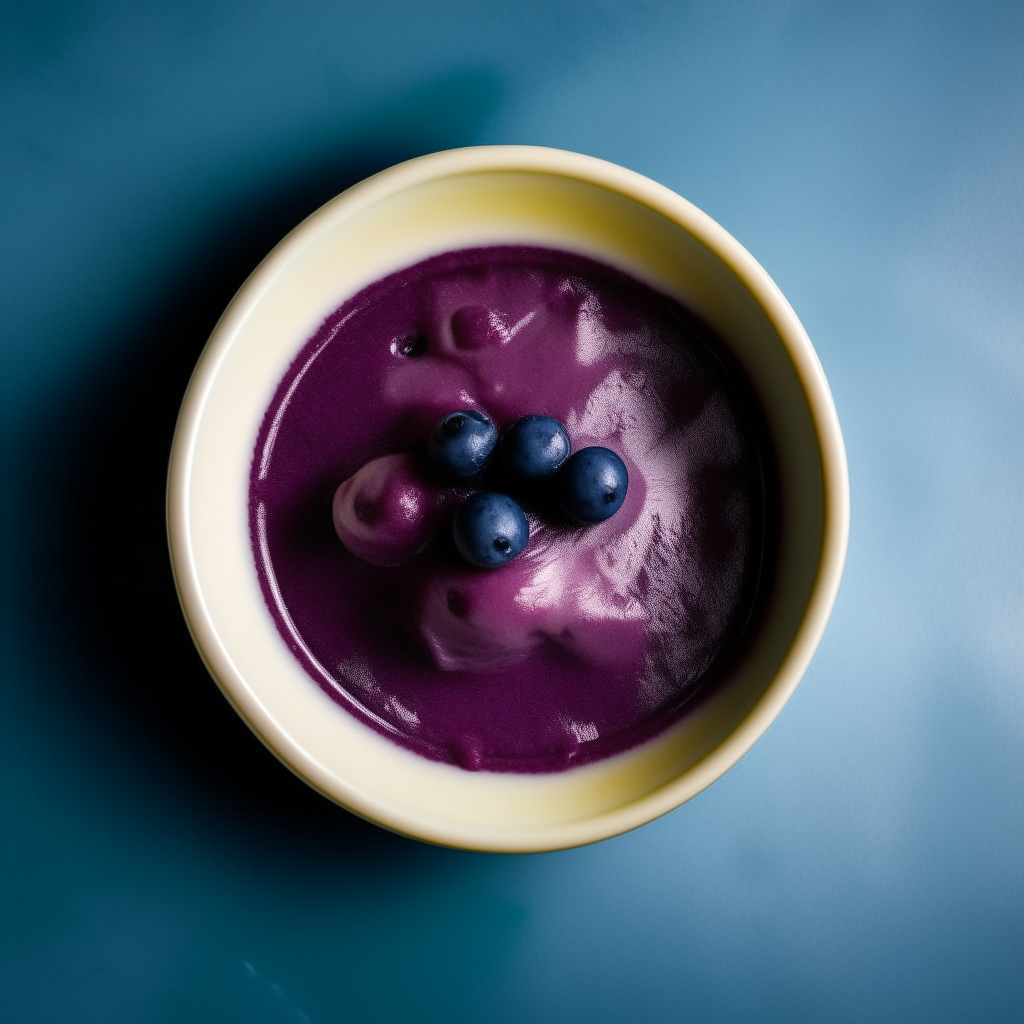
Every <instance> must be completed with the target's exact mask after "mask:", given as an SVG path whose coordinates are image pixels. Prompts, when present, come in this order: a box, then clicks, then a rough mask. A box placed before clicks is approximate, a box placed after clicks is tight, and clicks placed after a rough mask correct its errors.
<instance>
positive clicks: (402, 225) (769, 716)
mask: <svg viewBox="0 0 1024 1024" xmlns="http://www.w3.org/2000/svg"><path fill="white" fill-rule="evenodd" d="M500 243H527V244H533V245H542V246H549V247H553V248H559V249H564V250H570V251H573V252H577V253H581V254H583V255H586V256H590V257H592V258H593V259H596V260H599V261H602V262H604V263H607V264H611V265H612V266H615V267H618V268H620V269H622V270H624V271H626V272H627V273H629V274H632V275H633V276H634V277H636V278H638V279H640V280H642V281H644V282H646V283H648V284H650V285H652V286H653V287H654V288H656V289H659V290H660V291H662V292H664V293H666V294H668V295H671V296H673V297H674V298H676V299H678V300H679V301H681V302H682V303H684V304H685V305H687V306H689V307H690V308H691V309H692V310H694V311H695V312H696V313H697V314H698V315H699V316H701V317H702V318H703V319H704V320H705V321H706V322H707V323H709V324H710V325H711V326H712V327H713V328H714V329H715V330H716V331H717V333H718V334H719V336H720V337H721V338H722V339H724V341H725V343H726V344H727V345H728V346H729V347H730V349H731V350H732V352H733V354H734V355H735V356H736V357H737V358H738V360H739V361H740V363H741V364H742V365H743V366H744V367H745V368H746V370H747V373H748V374H749V376H750V379H751V380H752V381H753V383H754V386H755V388H756V390H757V392H758V394H759V395H760V399H761V402H762V404H763V406H764V411H765V413H766V416H767V419H768V422H769V427H770V430H771V432H772V435H773V440H774V444H775V448H776V455H777V461H778V469H779V477H780V490H781V541H780V552H779V561H778V571H777V576H776V581H775V585H774V591H773V593H772V595H771V598H770V601H769V605H768V609H767V612H766V614H765V616H764V620H763V622H762V623H761V626H760V628H759V631H758V633H757V636H756V639H755V641H754V643H753V645H752V649H751V650H750V653H749V654H748V655H747V656H746V657H745V658H744V660H743V661H742V662H741V664H739V665H738V666H737V668H736V670H735V671H734V672H733V673H732V674H731V675H730V677H729V678H728V679H727V680H726V681H724V682H723V683H722V684H721V685H719V686H718V688H717V689H716V690H715V691H714V693H713V695H712V696H711V697H710V698H709V699H707V700H705V701H703V702H702V703H701V704H700V705H699V706H698V707H697V708H696V709H695V710H694V711H692V712H690V713H689V714H688V715H686V716H685V717H684V718H683V719H682V720H681V721H679V722H678V723H677V724H675V725H674V726H672V727H671V728H670V729H668V730H667V731H666V732H663V733H662V734H660V735H659V736H657V737H655V738H654V739H652V740H650V741H648V742H646V743H644V744H643V745H641V746H639V747H636V748H634V749H632V750H629V751H626V752H625V753H622V754H619V755H617V756H615V757H611V758H608V759H607V760H604V761H600V762H597V763H595V764H590V765H586V766H583V767H580V768H575V769H573V770H571V771H566V772H560V773H554V774H548V775H509V774H493V773H487V772H467V771H463V770H462V769H460V768H457V767H453V766H450V765H445V764H439V763H436V762H434V761H429V760H426V759H424V758H421V757H419V756H417V755H415V754H412V753H410V752H408V751H406V750H404V749H402V748H401V747H398V746H396V745H395V744H393V743H391V742H390V741H389V740H387V739H385V738H384V737H382V736H380V735H379V734H377V733H376V732H374V731H373V730H371V729H370V728H368V727H367V726H365V725H363V724H362V723H360V722H359V721H357V720H356V719H355V718H354V717H352V716H351V715H350V714H348V712H346V711H344V710H343V709H342V708H341V707H339V706H338V705H337V704H336V703H334V702H333V701H332V700H331V699H330V698H329V697H327V696H326V695H325V694H324V693H323V692H322V691H321V690H320V688H319V687H318V686H317V685H316V683H315V682H314V681H313V680H312V679H311V678H310V677H309V676H308V675H307V674H306V672H305V670H304V669H303V668H302V666H301V665H300V664H299V663H298V661H296V660H295V658H294V657H293V656H292V655H291V653H290V652H289V650H288V648H287V647H286V645H285V643H284V641H283V640H282V638H281V636H280V634H279V633H278V630H277V627H276V626H275V624H274V621H273V619H272V618H271V616H270V613H269V612H268V610H267V607H266V605H265V604H264V600H263V596H262V594H261V592H260V587H259V584H258V582H257V577H256V568H255V565H254V561H253V556H252V552H251V550H250V546H249V530H248V522H247V501H248V484H249V467H250V462H251V459H252V455H253V448H254V445H255V440H256V433H257V429H258V427H259V425H260V421H261V418H262V416H263V413H264V411H265V409H266V408H267V405H268V404H269V402H270V398H271V396H272V394H273V392H274V389H275V387H276V385H277V383H278V381H279V380H280V379H281V377H282V376H283V374H284V372H285V370H286V369H287V368H288V365H289V363H290V362H291V360H292V359H293V358H294V356H295V355H296V353H297V352H298V351H299V349H300V348H301V347H302V345H303V344H304V343H305V342H306V341H307V339H308V338H309V337H310V336H311V335H312V334H313V332H314V331H315V330H316V328H317V327H318V326H319V325H320V323H321V322H322V321H323V319H324V318H325V317H326V316H327V315H328V314H329V313H331V312H332V311H333V310H335V309H337V308H338V306H340V305H341V304H342V302H344V301H345V300H346V299H348V298H349V297H350V296H352V295H353V294H355V293H356V292H358V291H359V290H360V289H362V288H363V287H364V286H366V285H367V284H370V283H371V282H373V281H375V280H377V279H379V278H381V277H383V276H385V275H386V274H389V273H391V272H392V271H395V270H398V269H400V268H402V267H405V266H408V265H410V264H412V263H415V262H417V261H419V260H422V259H424V258H426V257H428V256H431V255H434V254H437V253H441V252H444V251H447V250H451V249H460V248H466V247H469V246H476V245H492V244H500ZM167 523H168V534H169V538H170V549H171V560H172V563H173V568H174V575H175V579H176V581H177V586H178V593H179V596H180V598H181V604H182V608H183V609H184V612H185V617H186V619H187V620H188V624H189V628H190V629H191V631H192V636H193V637H194V639H195V642H196V645H197V646H198V648H199V650H200V652H201V654H202V656H203V659H204V660H205V662H206V664H207V666H208V668H209V669H210V672H211V674H212V675H213V677H214V679H216V681H217V683H218V684H219V685H220V687H221V689H222V690H223V691H224V694H225V695H226V696H227V698H228V700H230V701H231V703H232V704H233V705H234V706H235V708H236V709H237V711H238V713H239V714H240V715H241V716H242V717H243V718H244V719H245V721H246V722H247V723H248V724H249V725H250V726H251V728H252V729H253V731H254V732H255V733H256V734H257V736H259V737H260V739H261V740H263V742H264V743H265V744H266V745H267V746H268V747H269V748H270V749H271V750H272V751H273V752H274V753H275V754H276V755H277V756H278V757H279V758H280V759H281V760H282V761H283V762H284V763H285V764H286V765H288V767H289V768H291V769H292V770H293V771H294V772H296V773H297V774H298V775H299V776H301V777H302V778H303V779H305V780H306V781H307V782H308V783H309V784H310V785H311V786H313V787H314V788H316V789H318V790H319V791H320V792H321V793H323V794H324V795H325V796H328V797H330V798H331V799H332V800H336V801H337V802H338V803H340V804H342V805H344V806H345V807H347V808H349V809H350V810H352V811H354V812H355V813H357V814H360V815H362V816H363V817H365V818H368V819H370V820H372V821H375V822H377V823H379V824H381V825H384V826H385V827H387V828H390V829H393V830H395V831H397V832H401V833H405V834H406V835H410V836H415V837H417V838H420V839H424V840H428V841H430V842H435V843H442V844H446V845H450V846H457V847H464V848H467V849H476V850H496V851H531V850H553V849H559V848H563V847H569V846H576V845H580V844H583V843H589V842H594V841H596V840H599V839H605V838H607V837H609V836H613V835H616V834H618V833H620V832H625V831H627V830H628V829H632V828H636V827H637V826H638V825H642V824H644V823H645V822H648V821H650V820H651V819H653V818H656V817H658V816H659V815H661V814H664V813H665V812H666V811H670V810H672V809H673V808H674V807H677V806H679V804H681V803H683V802H684V801H686V800H688V799H690V797H692V796H694V795H695V794H697V793H699V792H700V791H701V790H702V789H704V787H706V786H708V785H709V784H710V783H712V782H714V781H715V779H717V778H718V777H719V776H720V775H722V774H723V773H724V772H725V771H727V770H728V769H729V768H730V767H731V766H732V765H734V764H735V763H736V762H737V761H738V760H739V759H740V758H741V757H742V756H743V755H744V754H745V753H746V752H747V751H748V750H749V749H750V747H751V746H752V745H753V744H754V743H755V742H756V741H757V739H758V738H759V737H760V736H761V734H762V733H763V732H764V731H765V730H766V729H767V728H768V726H769V725H770V724H771V723H772V721H773V720H774V719H775V717H776V715H778V713H779V711H780V710H781V709H782V707H783V705H784V704H785V703H786V701H787V700H788V699H789V697H790V695H791V694H792V693H793V690H794V689H795V688H796V685H797V683H798V682H799V680H800V677H801V676H802V675H803V673H804V671H805V669H806V668H807V665H808V663H809V662H810V660H811V656H812V655H813V653H814V650H815V648H816V646H817V644H818V641H819V639H820V637H821V634H822V631H823V630H824V628H825V623H826V621H827V619H828V616H829V613H830V612H831V609H832V604H833V601H834V599H835V595H836V591H837V588H838V586H839V580H840V576H841V574H842V568H843V561H844V559H845V555H846V541H847V533H848V526H849V491H848V480H847V469H846V454H845V450H844V448H843V441H842V435H841V433H840V429H839V422H838V419H837V417H836V411H835V407H834V405H833V402H832V397H831V394H830V392H829V389H828V384H827V383H826V381H825V376H824V374H823V372H822V369H821V365H820V364H819V362H818V359H817V357H816V356H815V353H814V349H813V348H812V347H811V343H810V341H809V340H808V338H807V335H806V333H805V332H804V330H803V328H802V327H801V325H800V322H799V321H798V320H797V317H796V314H795V313H794V312H793V310H792V309H791V308H790V306H789V304H788V303H787V302H786V300H785V298H783V296H782V294H781V292H780V291H779V289H778V288H777V287H776V286H775V284H774V283H773V282H772V281H771V279H770V278H769V277H768V275H767V274H766V273H765V272H764V270H762V268H761V267H760V266H759V265H758V263H757V262H756V261H755V260H754V259H753V257H751V256H750V254H749V253H747V251H746V250H745V249H744V248H743V247H742V246H741V245H740V244H739V243H738V242H737V241H736V240H735V239H733V238H732V237H731V236H730V235H729V234H728V233H727V232H726V231H724V230H723V229H722V228H721V227H719V226H718V225H717V224H716V223H715V222H714V221H713V220H711V218H710V217H708V216H706V215H705V214H703V213H701V212H700V210H698V209H696V208H695V207H694V206H692V205H691V204H690V203H688V202H686V200H684V199H681V198H680V197H679V196H677V195H676V194H675V193H673V192H671V191H670V190H669V189H667V188H664V187H663V186H661V185H658V184H656V183H655V182H653V181H651V180H649V179H648V178H644V177H642V176H641V175H639V174H635V173H634V172H632V171H628V170H625V169H624V168H622V167H618V166H616V165H614V164H610V163H606V162H604V161H602V160H596V159H593V158H591V157H586V156H581V155H579V154H576V153H568V152H564V151H561V150H554V149H540V148H534V147H525V146H489V147H479V148H473V149H461V150H452V151H450V152H444V153H435V154H433V155H431V156H426V157H422V158H420V159H417V160H411V161H409V162H408V163H404V164H400V165H398V166H397V167H392V168H391V169H390V170H387V171H384V172H382V173H381V174H377V175H375V176H374V177H372V178H369V179H368V180H366V181H364V182H362V183H361V184H359V185H356V186H355V187H354V188H351V189H349V190H348V191H347V192H345V193H343V194H342V195H340V196H338V197H337V198H336V199H333V200H332V201H331V202H329V203H327V204H326V205H325V206H323V207H322V208H321V209H319V210H317V212H316V213H314V214H313V215H312V216H311V217H309V218H308V219H307V220H305V221H304V222H303V223H302V224H300V225H299V226H298V227H297V228H296V229H295V230H294V231H292V232H291V234H289V235H288V237H287V238H285V239H284V241H282V242H281V243H280V244H279V245H278V246H277V248H275V249H274V251H273V252H272V253H271V254H270V255H269V256H268V257H267V258H266V259H265V260H264V261H263V263H262V264H260V266H259V267H258V268H257V270H256V271H255V272H254V273H253V275H252V276H251V277H250V278H249V280H248V281H246V283H245V284H244V285H243V286H242V288H241V290H240V291H239V292H238V294H237V295H236V296H235V298H234V300H233V301H232V302H231V305H230V306H229V307H228V309H227V310H226V312H225V313H224V316H223V317H222V318H221V320H220V322H219V323H218V325H217V327H216V329H215V330H214V332H213V335H212V337H211V338H210V341H209V343H208V345H207V346H206V349H205V351H204V352H203V355H202V357H201V359H200V360H199V364H198V366H197V367H196V371H195V374H194V375H193V378H192V381H191V383H190V385H189V388H188V392H187V393H186V395H185V400H184V403H183V404H182V408H181V414H180V418H179V421H178V426H177V431H176V433H175V437H174V446H173V449H172V452H171V463H170V472H169V481H168V492H167Z"/></svg>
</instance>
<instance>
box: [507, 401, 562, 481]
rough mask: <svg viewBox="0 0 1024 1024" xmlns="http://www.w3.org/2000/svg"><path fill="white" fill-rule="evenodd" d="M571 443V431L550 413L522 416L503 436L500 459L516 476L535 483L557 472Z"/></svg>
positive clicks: (518, 478)
mask: <svg viewBox="0 0 1024 1024" xmlns="http://www.w3.org/2000/svg"><path fill="white" fill-rule="evenodd" d="M570 451H572V445H571V444H570V443H569V434H568V433H567V432H566V429H565V427H563V426H562V424H561V423H559V422H558V420H556V419H553V418H552V417H551V416H523V417H522V418H521V419H518V420H516V421H515V423H513V424H512V426H511V427H509V428H508V430H506V431H505V433H504V435H503V436H502V439H501V462H502V465H503V466H504V467H505V472H506V473H508V475H509V476H510V477H512V479H513V480H517V481H519V482H520V483H536V482H537V481H539V480H547V479H549V478H550V477H553V476H554V475H555V474H556V473H557V472H558V467H559V466H561V465H562V463H563V462H565V460H566V459H567V458H569V452H570Z"/></svg>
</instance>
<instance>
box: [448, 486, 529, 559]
mask: <svg viewBox="0 0 1024 1024" xmlns="http://www.w3.org/2000/svg"><path fill="white" fill-rule="evenodd" d="M452 536H453V537H454V538H455V546H456V547H457V548H458V549H459V551H460V552H461V554H462V556H463V558H465V559H466V561H467V562H471V563H472V564H473V565H476V566H479V568H481V569H496V568H497V567H498V566H499V565H504V564H505V563H506V562H511V561H512V559H513V558H515V557H516V555H518V554H519V552H520V551H522V550H523V548H525V547H526V542H527V541H528V540H529V539H530V526H529V524H528V523H527V522H526V516H525V515H523V510H522V509H521V508H520V507H519V506H518V505H517V504H516V503H515V502H514V501H513V500H512V499H511V498H509V497H508V496H507V495H505V494H498V493H496V492H495V491H479V492H478V493H476V494H474V495H471V496H470V497H469V498H467V499H466V501H465V504H463V506H462V508H460V509H459V511H458V512H456V513H455V521H454V522H453V523H452Z"/></svg>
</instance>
